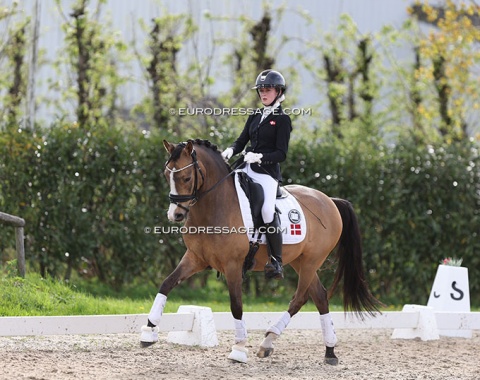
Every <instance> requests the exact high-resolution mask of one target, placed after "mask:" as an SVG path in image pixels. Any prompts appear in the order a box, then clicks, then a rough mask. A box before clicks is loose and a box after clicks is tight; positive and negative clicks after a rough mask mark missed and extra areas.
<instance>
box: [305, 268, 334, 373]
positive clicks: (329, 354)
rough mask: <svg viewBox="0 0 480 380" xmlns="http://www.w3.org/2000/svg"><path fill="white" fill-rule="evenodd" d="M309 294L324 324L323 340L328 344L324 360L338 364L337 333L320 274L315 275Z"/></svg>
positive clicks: (321, 322)
mask: <svg viewBox="0 0 480 380" xmlns="http://www.w3.org/2000/svg"><path fill="white" fill-rule="evenodd" d="M308 294H309V295H310V297H311V298H312V301H313V303H314V304H315V306H316V307H317V309H318V311H319V312H320V324H321V326H322V334H323V341H324V342H325V346H326V351H325V359H324V362H325V363H326V364H330V365H337V364H338V358H337V357H336V356H335V352H334V349H335V345H336V344H337V335H336V334H335V329H334V327H333V321H332V317H331V315H330V311H329V308H328V297H327V290H326V289H325V287H324V286H323V285H322V283H321V282H320V279H319V278H318V275H317V276H315V278H314V279H313V281H312V283H311V284H310V287H309V288H308Z"/></svg>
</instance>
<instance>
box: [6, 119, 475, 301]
mask: <svg viewBox="0 0 480 380" xmlns="http://www.w3.org/2000/svg"><path fill="white" fill-rule="evenodd" d="M164 137H165V136H163V135H161V133H152V134H150V133H143V132H142V131H137V130H128V129H120V128H114V127H112V128H102V127H96V128H91V129H90V130H82V129H80V128H78V127H76V126H75V125H57V126H53V127H51V128H49V129H48V130H46V131H29V130H22V131H21V132H19V130H17V129H13V130H12V129H10V130H9V129H7V130H4V131H2V132H1V133H0V210H2V211H3V212H7V213H11V214H15V215H20V216H22V217H24V218H25V219H26V222H27V226H26V250H27V259H28V263H29V268H30V270H35V271H39V272H40V273H42V274H43V275H46V274H47V273H48V274H50V275H52V276H57V277H64V278H69V277H70V275H71V273H72V271H77V272H78V273H80V274H81V275H83V276H90V277H96V278H98V279H99V280H101V281H102V282H105V283H107V284H110V285H112V286H114V287H116V288H120V287H121V286H122V285H123V284H125V283H130V282H132V281H134V279H136V278H141V279H142V281H153V282H155V283H156V284H159V283H160V281H161V280H162V279H164V278H165V276H166V275H167V274H168V273H169V272H170V271H171V269H172V268H173V267H174V266H175V265H176V263H177V262H178V260H179V258H180V257H181V255H182V254H183V252H184V247H183V245H182V244H183V243H182V242H181V237H180V236H161V235H155V234H152V233H150V234H147V233H145V230H144V228H145V227H151V228H152V227H154V226H160V225H163V224H166V223H168V222H167V220H166V209H167V207H168V198H167V194H168V188H167V187H166V183H165V180H164V179H163V175H162V171H163V164H164V162H165V158H166V153H165V151H164V148H163V145H162V143H161V140H162V139H163V138H164ZM225 145H226V144H225ZM479 168H480V159H479V154H478V147H476V146H475V145H474V144H473V143H468V142H465V143H463V144H462V145H460V144H458V145H439V146H422V147H417V146H415V145H414V144H411V143H409V142H405V143H404V144H403V145H396V146H394V147H387V146H383V145H378V146H374V147H370V148H365V147H363V146H361V145H355V144H350V145H347V144H345V143H342V142H341V141H328V140H325V141H314V142H306V141H292V143H291V148H290V152H289V159H288V162H286V163H284V165H283V174H284V178H285V183H300V184H304V185H306V186H311V187H314V188H317V189H319V190H322V191H323V192H325V193H326V194H328V195H330V196H335V197H342V198H346V199H349V200H350V201H351V202H352V203H353V205H354V207H355V210H356V212H357V214H358V217H359V222H360V225H361V230H362V234H363V244H364V251H365V256H364V257H365V265H366V268H367V273H368V278H369V282H370V285H371V288H372V290H373V292H374V294H375V295H376V296H378V297H379V298H380V299H381V300H383V301H384V302H387V303H395V304H402V303H421V304H424V303H426V301H427V299H428V295H429V292H430V287H431V285H432V283H433V278H434V276H435V272H436V268H437V265H438V264H439V262H440V260H442V259H443V258H445V257H451V256H454V257H458V258H463V263H464V264H463V265H464V266H466V267H468V268H469V274H470V292H471V299H472V303H475V304H476V305H480V296H479V294H480V292H479V290H480V269H479V268H480V265H479V264H480V257H479V255H478V252H480V239H479V238H478V233H479V227H478V226H480V173H479ZM13 247H14V238H13V229H11V228H0V254H1V255H2V256H1V257H2V258H3V260H4V261H6V260H7V259H11V258H13V257H11V256H12V248H13ZM326 268H327V269H326V270H324V271H323V272H322V274H321V276H322V277H321V278H322V280H323V281H324V283H325V285H326V286H328V285H329V283H330V280H331V274H332V270H333V269H332V268H330V269H328V266H327V267H326ZM289 283H291V284H292V285H294V283H295V279H294V278H293V277H292V278H290V277H289V279H288V281H287V284H289Z"/></svg>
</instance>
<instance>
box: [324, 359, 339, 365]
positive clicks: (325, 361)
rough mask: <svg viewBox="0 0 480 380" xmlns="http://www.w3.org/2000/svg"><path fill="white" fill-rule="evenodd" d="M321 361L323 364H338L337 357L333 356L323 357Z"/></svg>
mask: <svg viewBox="0 0 480 380" xmlns="http://www.w3.org/2000/svg"><path fill="white" fill-rule="evenodd" d="M323 362H324V363H325V364H329V365H337V364H338V358H336V357H335V358H325V359H324V360H323Z"/></svg>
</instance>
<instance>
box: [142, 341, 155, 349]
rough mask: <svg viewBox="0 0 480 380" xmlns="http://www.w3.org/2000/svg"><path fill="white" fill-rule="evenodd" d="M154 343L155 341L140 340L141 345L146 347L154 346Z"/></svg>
mask: <svg viewBox="0 0 480 380" xmlns="http://www.w3.org/2000/svg"><path fill="white" fill-rule="evenodd" d="M154 344H155V342H140V347H142V348H146V347H150V346H153V345H154Z"/></svg>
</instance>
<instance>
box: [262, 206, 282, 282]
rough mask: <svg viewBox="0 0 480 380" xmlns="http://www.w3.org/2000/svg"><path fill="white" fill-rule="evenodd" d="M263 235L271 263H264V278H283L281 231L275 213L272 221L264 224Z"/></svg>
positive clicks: (278, 219)
mask: <svg viewBox="0 0 480 380" xmlns="http://www.w3.org/2000/svg"><path fill="white" fill-rule="evenodd" d="M265 237H266V239H267V248H268V254H269V256H270V261H271V263H267V265H265V269H264V270H265V278H266V279H268V280H270V279H275V280H281V279H282V278H283V268H282V244H283V239H282V231H281V229H280V218H279V217H278V214H277V213H275V216H274V217H273V221H272V222H271V223H267V224H265Z"/></svg>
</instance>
